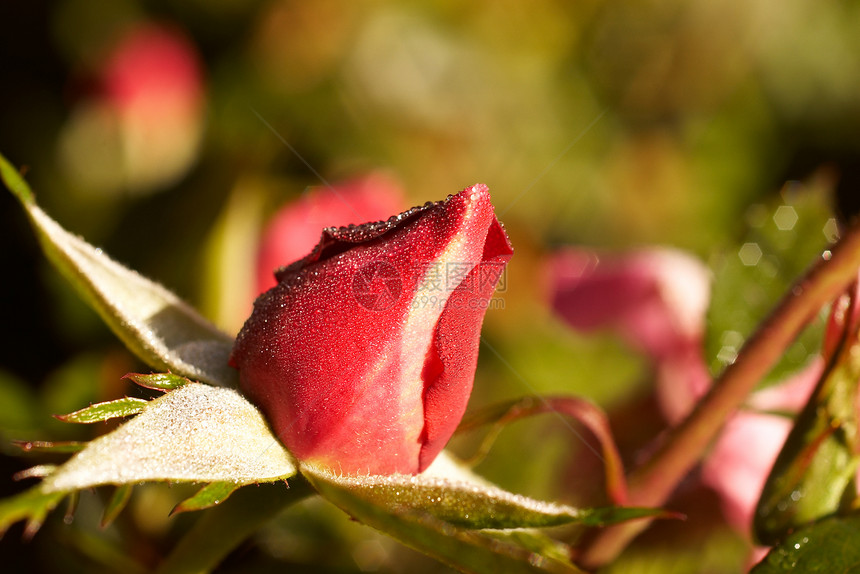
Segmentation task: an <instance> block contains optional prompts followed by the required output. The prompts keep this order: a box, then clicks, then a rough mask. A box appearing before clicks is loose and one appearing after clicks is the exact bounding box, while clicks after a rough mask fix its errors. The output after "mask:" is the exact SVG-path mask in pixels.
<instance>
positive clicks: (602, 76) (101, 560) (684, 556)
mask: <svg viewBox="0 0 860 574" xmlns="http://www.w3.org/2000/svg"><path fill="white" fill-rule="evenodd" d="M0 22H2V28H3V32H2V34H0V75H2V76H0V86H2V89H0V152H2V153H3V154H4V155H5V156H6V157H7V158H9V159H10V161H12V162H13V163H14V164H16V165H19V166H24V168H25V169H26V174H27V178H28V180H29V181H30V182H31V184H32V185H33V187H34V189H35V190H36V192H37V197H38V200H39V202H40V204H41V205H42V206H43V207H44V208H45V210H46V211H47V212H48V213H50V214H52V215H53V216H54V217H55V218H56V219H57V220H58V221H60V222H61V223H62V224H63V225H64V226H66V227H67V228H68V229H70V230H72V231H74V232H76V233H79V234H81V235H83V236H85V237H86V238H87V239H88V240H89V241H90V242H92V243H94V244H96V245H99V246H101V247H103V248H104V249H105V250H106V251H107V252H108V253H110V254H111V255H112V256H114V257H115V258H116V259H118V260H120V261H122V262H123V263H125V264H127V265H129V266H130V267H133V268H134V269H137V270H139V271H140V272H142V273H143V274H145V275H147V276H149V277H152V278H154V279H156V280H158V281H160V282H162V283H164V284H165V285H167V286H168V287H169V288H171V289H173V290H175V291H176V292H178V293H179V294H180V295H181V296H183V297H184V298H185V299H187V300H189V301H190V302H192V303H193V304H194V305H195V306H197V307H198V308H199V309H201V310H202V311H203V312H204V313H205V314H206V315H207V316H209V317H210V318H211V319H213V320H214V321H216V322H217V323H218V324H219V325H221V326H222V327H223V328H224V329H226V330H228V331H230V332H236V331H237V330H238V328H239V327H240V326H241V324H242V321H243V319H244V318H245V317H246V316H247V314H248V313H249V310H250V305H251V302H252V301H253V297H254V295H255V286H254V281H255V280H254V277H255V276H256V270H255V269H254V262H255V260H256V255H255V254H256V251H257V249H258V244H259V241H260V237H261V234H262V230H263V229H264V227H265V225H266V223H267V221H268V220H269V219H270V218H271V217H272V216H273V215H274V214H275V213H276V212H277V210H278V209H279V208H280V207H281V206H283V205H288V204H289V203H290V202H294V201H296V200H298V199H300V198H301V197H302V195H303V194H305V193H306V191H307V190H308V188H309V187H311V186H319V185H323V184H325V183H331V184H333V185H337V184H338V183H339V182H343V181H349V180H354V179H355V178H361V177H366V176H368V174H374V176H376V177H384V178H386V181H388V182H396V183H392V185H396V186H399V187H400V188H401V189H402V192H403V195H404V199H403V201H404V202H405V204H406V205H403V207H404V208H405V207H408V205H409V204H421V203H424V202H425V201H428V200H435V199H441V198H443V197H445V196H446V195H447V194H449V193H454V192H456V191H458V190H460V189H462V188H464V187H466V186H468V185H471V184H473V183H476V182H483V183H486V184H487V185H489V187H490V189H491V191H492V193H493V197H494V203H495V205H496V206H497V213H498V215H499V217H500V219H502V220H503V221H504V223H505V225H506V227H507V230H508V232H509V234H510V236H511V239H512V242H513V244H514V246H515V249H516V255H515V257H514V259H513V261H512V263H511V265H510V267H509V270H508V275H507V277H506V282H505V290H504V293H502V294H500V298H501V300H502V301H503V305H502V307H503V308H499V309H494V310H491V311H490V312H489V313H488V316H487V320H486V323H485V332H484V337H485V339H486V345H485V348H482V356H481V362H480V365H479V371H478V376H477V380H476V385H475V394H474V396H473V403H472V404H473V405H474V406H480V405H482V404H488V403H490V402H492V401H495V400H501V399H507V398H512V397H517V396H522V395H530V394H534V393H554V394H559V393H575V394H579V395H583V396H586V397H589V398H591V399H592V400H594V401H595V402H597V403H598V404H599V405H601V406H602V407H604V408H605V409H607V410H608V411H609V412H610V414H611V415H612V419H613V424H614V426H615V429H616V432H617V433H618V440H619V442H620V443H621V445H622V447H623V448H624V452H625V455H626V456H627V457H628V459H629V462H630V463H631V464H632V463H633V462H635V460H636V457H637V456H639V455H640V454H641V452H642V449H643V448H644V447H645V445H646V444H647V442H648V440H649V439H650V438H653V437H654V436H655V435H656V434H657V433H658V432H659V431H660V429H661V428H663V427H664V425H665V424H666V422H665V420H664V419H663V418H662V416H661V414H660V413H659V411H658V409H657V408H656V407H655V402H654V398H653V394H654V393H653V390H654V385H653V376H652V375H653V373H652V372H651V369H650V367H649V364H648V361H647V360H645V359H644V358H643V357H642V356H640V354H638V353H637V352H636V351H635V349H632V348H631V347H630V346H629V345H628V344H626V343H625V342H624V340H623V339H621V338H618V337H615V336H612V335H611V334H597V335H594V334H592V335H588V336H585V335H582V334H577V333H575V332H573V331H572V330H571V329H569V328H568V327H567V326H566V325H565V324H564V323H563V322H562V321H560V320H559V319H558V318H557V317H556V316H555V315H554V314H553V312H552V310H551V308H550V306H549V304H548V296H547V293H548V290H549V289H550V287H551V286H550V285H548V284H547V283H548V280H547V275H546V269H545V261H546V258H547V256H549V255H550V254H552V253H553V252H554V251H555V250H556V249H558V248H560V247H562V246H566V245H580V246H588V247H591V248H595V249H599V250H601V251H603V252H613V251H619V252H623V251H626V250H629V249H634V248H640V247H642V246H646V245H647V246H654V245H659V246H671V247H673V248H677V249H681V250H684V251H687V252H689V253H690V254H691V255H692V256H694V257H697V258H699V259H700V260H701V261H703V262H705V263H711V262H713V261H714V258H715V256H716V254H718V253H724V252H725V251H726V250H731V249H733V248H734V247H733V246H735V245H736V244H737V243H738V242H739V241H740V240H741V238H742V237H743V236H744V234H745V233H746V228H747V226H748V224H749V221H750V213H751V209H752V208H754V207H756V206H759V207H760V206H762V205H770V204H771V203H772V202H774V201H779V200H780V198H782V199H784V196H785V194H786V193H788V192H787V191H786V190H787V189H788V188H790V189H791V190H792V191H791V192H792V193H795V192H796V191H797V189H798V188H804V187H806V188H814V190H818V191H820V192H821V193H823V194H825V195H826V196H827V197H829V200H830V201H832V202H833V203H834V205H835V204H839V206H841V209H842V210H843V211H850V210H851V209H852V205H854V204H855V203H856V202H857V195H856V194H857V188H856V186H854V183H856V182H857V181H858V180H860V163H858V158H860V137H858V134H860V35H858V34H857V33H856V31H857V30H858V27H860V6H858V5H857V4H856V3H854V2H849V1H847V0H844V1H840V0H825V1H812V0H781V1H778V2H777V1H774V0H753V1H746V0H744V1H741V0H727V1H724V2H719V3H716V2H707V1H703V0H702V1H700V0H692V1H681V0H669V1H664V2H653V1H645V0H643V1H636V0H629V1H620V0H603V1H598V0H585V1H580V2H565V1H563V0H536V1H532V2H515V1H499V2H496V1H493V2H489V1H473V2H467V3H463V2H450V1H439V2H394V1H386V0H375V1H361V2H337V1H334V0H318V1H315V2H302V1H299V0H270V1H261V0H217V1H214V0H210V1H206V2H204V1H200V0H185V1H180V0H152V1H144V0H116V1H113V2H110V3H105V2H98V1H96V0H55V1H44V0H36V1H31V2H26V3H25V2H4V3H2V4H0ZM787 182H793V183H790V184H787ZM781 194H782V195H781ZM756 213H759V212H756ZM0 234H2V240H0V241H2V248H0V269H2V270H3V271H2V275H3V280H2V282H0V283H2V287H0V288H2V292H0V313H2V322H0V325H2V327H0V328H2V344H0V439H2V441H0V452H2V453H3V455H4V456H3V458H2V464H0V485H2V491H3V493H4V494H9V493H12V492H15V491H18V490H21V489H23V488H25V487H26V486H27V484H26V483H15V482H13V481H12V480H11V476H12V475H13V474H14V473H15V472H17V471H19V470H21V469H24V468H27V467H28V466H31V465H33V464H35V462H41V460H35V459H33V458H32V457H30V458H27V457H21V456H20V454H19V453H17V452H16V449H15V447H13V446H11V445H10V441H11V440H13V439H25V438H26V439H32V438H42V439H48V438H51V439H86V438H89V437H92V436H94V435H95V434H99V433H101V432H104V430H105V427H103V426H101V427H99V428H92V427H84V428H81V427H72V426H71V425H63V424H60V423H59V422H57V421H54V420H53V419H51V418H50V416H49V415H50V414H52V413H62V412H70V411H72V410H76V409H77V408H80V407H82V406H84V405H86V404H89V403H90V402H92V401H97V400H107V399H111V398H116V397H117V396H122V395H124V394H129V393H137V392H139V391H137V390H135V389H131V388H129V387H128V386H127V384H126V383H125V382H124V381H121V380H120V377H121V376H122V375H123V374H125V373H126V372H129V371H134V370H142V369H145V367H144V366H142V365H140V364H139V363H138V362H136V360H135V359H134V358H132V357H131V356H130V355H129V354H128V353H127V352H126V351H125V350H124V349H123V348H122V346H121V345H120V344H119V342H118V341H117V340H116V339H115V338H114V337H113V336H112V335H111V334H110V332H109V331H107V329H106V328H105V327H104V326H103V325H102V324H101V322H100V321H99V320H98V318H97V317H96V316H95V315H94V314H93V313H92V312H90V311H89V310H88V309H87V308H85V307H84V305H83V304H82V303H81V302H80V301H79V300H78V299H76V297H75V295H74V294H73V293H72V292H71V290H70V289H68V287H67V285H66V284H65V283H64V282H63V281H62V279H61V278H59V277H58V275H57V274H56V273H55V272H54V271H53V270H52V269H50V268H49V266H48V264H47V263H46V262H45V260H44V258H43V257H42V256H41V254H40V253H39V251H38V248H37V245H36V243H35V240H34V238H33V234H32V232H31V230H30V229H29V227H28V225H27V222H26V220H25V218H24V216H23V213H22V212H21V210H20V209H19V208H18V207H17V206H16V204H15V201H14V200H13V198H12V197H11V195H10V194H8V193H0ZM823 240H824V238H823V237H822V238H821V241H823ZM282 263H288V262H287V261H284V262H282ZM714 279H715V281H716V282H719V281H720V277H719V275H717V276H716V277H715V278H714ZM487 346H489V349H488V348H486V347H487ZM454 449H455V451H457V452H459V453H460V454H461V455H463V456H468V455H469V454H470V453H473V452H474V451H475V440H470V439H469V438H468V437H466V438H464V439H458V441H455V444H454ZM523 453H527V456H524V455H523ZM600 468H601V467H600V461H599V460H596V458H595V457H594V456H593V455H591V454H590V451H589V450H588V449H587V448H584V447H583V439H582V438H581V437H580V436H579V435H578V434H577V433H574V432H571V429H570V428H569V427H568V426H566V425H565V424H562V423H561V422H559V421H558V420H555V419H553V418H552V417H544V418H540V419H534V420H533V421H532V420H529V421H520V422H517V423H515V424H513V425H512V426H511V427H510V428H509V429H507V430H506V431H505V432H503V433H502V436H501V437H500V439H499V443H498V444H497V446H496V447H495V448H494V449H493V451H491V453H490V455H489V456H488V457H487V459H486V460H484V461H483V462H481V463H480V464H479V465H478V467H477V469H478V470H479V471H480V472H482V473H484V474H486V475H487V476H489V477H491V478H492V479H493V480H495V481H497V482H498V483H500V484H502V485H503V486H505V487H507V488H510V489H512V490H515V491H517V492H522V493H525V494H530V495H533V496H541V497H550V498H555V499H561V500H565V501H568V502H572V503H577V504H578V503H583V504H589V503H594V502H599V501H600V494H599V492H600V484H601V479H602V478H601V470H600ZM185 492H186V491H184V490H183V488H182V487H180V486H174V487H172V488H171V487H167V486H160V485H156V486H147V487H140V488H138V489H137V491H136V495H135V497H134V499H133V501H132V504H131V507H130V508H129V510H127V511H126V513H125V514H124V515H123V517H122V518H121V519H120V520H119V521H118V522H117V523H116V524H115V525H113V526H111V527H110V528H108V529H106V530H100V529H99V528H98V522H99V513H100V510H101V508H102V506H103V504H104V500H105V497H104V495H103V494H104V493H96V494H94V495H85V496H83V497H82V498H81V502H80V505H79V508H78V509H77V512H76V514H75V517H74V520H70V519H68V518H67V519H66V520H64V517H63V511H62V510H60V511H58V512H56V513H55V514H54V515H53V516H52V517H51V519H49V521H48V523H47V524H46V525H45V527H44V528H43V530H42V531H41V532H40V533H39V534H38V535H37V536H36V537H35V539H34V540H32V541H31V542H29V543H25V544H21V543H20V540H19V539H20V536H21V531H22V529H21V527H20V525H19V526H17V527H15V528H13V529H12V530H10V532H8V533H7V534H6V536H5V537H4V539H3V540H2V542H0V552H2V562H0V563H3V564H4V568H5V567H6V564H9V565H10V566H11V568H12V570H10V571H25V569H26V571H31V572H35V571H57V572H100V571H113V570H114V569H123V570H124V571H126V572H133V571H135V570H134V568H135V566H134V564H133V563H131V562H130V561H134V562H135V563H138V564H143V565H145V566H151V565H153V564H157V562H158V560H159V559H160V557H161V556H162V555H163V554H164V553H165V552H166V551H168V550H169V548H170V547H171V545H172V544H173V543H174V542H175V540H176V539H177V538H178V537H180V536H181V533H182V532H183V531H184V530H186V529H187V528H188V526H189V524H190V523H191V522H192V521H193V520H194V518H195V517H193V516H181V517H178V518H172V519H171V518H168V517H167V513H168V512H169V510H170V508H171V507H172V506H173V504H175V502H176V500H178V499H179V498H181V496H182V494H183V493H185ZM676 499H677V500H675V501H674V502H673V504H674V505H675V507H678V508H681V509H685V510H691V509H692V511H691V512H690V515H691V519H690V520H688V521H687V523H686V524H684V525H678V524H674V525H673V524H664V525H661V526H659V527H658V528H656V529H654V531H652V533H651V534H649V535H647V536H646V537H644V538H643V539H641V540H640V541H639V542H638V543H637V544H636V545H634V546H633V547H632V548H631V549H630V550H629V551H628V552H627V553H626V554H625V555H624V556H623V557H622V560H621V562H619V564H618V565H617V568H618V569H619V570H623V571H625V572H657V571H659V572H670V571H677V572H725V571H737V570H740V569H741V568H743V567H744V565H745V564H746V560H747V559H748V556H749V550H750V548H749V542H748V541H747V539H746V537H745V536H744V534H743V533H740V532H737V531H736V530H733V529H732V528H730V527H729V526H728V525H727V524H726V521H725V520H724V518H723V516H722V515H721V512H720V506H719V504H718V503H717V500H716V496H715V495H714V493H712V492H710V491H709V490H708V489H707V488H705V487H703V486H702V485H701V484H700V483H699V482H697V479H696V476H692V477H691V478H690V480H689V484H685V485H682V487H681V489H680V490H679V493H678V495H677V497H676ZM66 523H68V524H66ZM561 534H562V535H563V536H571V534H570V533H561ZM287 567H289V568H291V569H292V570H291V571H295V572H374V571H379V572H410V573H411V574H417V573H419V572H439V571H447V570H446V569H445V568H443V567H441V566H438V565H437V564H436V563H434V562H433V561H431V560H428V559H425V558H423V557H421V556H420V555H417V554H415V553H413V552H411V551H409V550H406V549H403V548H402V547H400V546H398V545H397V544H396V543H393V542H391V541H390V540H388V539H386V538H384V537H380V536H378V535H376V534H374V533H373V532H371V531H369V530H367V529H365V528H363V527H361V526H360V525H356V524H354V523H351V522H349V521H348V520H346V519H345V517H344V516H343V515H341V514H340V513H339V511H337V510H335V509H333V508H331V507H329V506H327V505H326V504H325V503H322V502H321V501H311V502H308V503H306V504H303V505H301V506H300V507H298V508H294V509H291V510H290V511H289V512H287V513H286V514H285V515H284V516H283V517H282V518H281V519H279V520H278V521H276V522H275V523H274V524H272V525H271V526H270V527H268V528H266V529H265V530H264V531H261V532H260V533H259V535H258V536H257V537H256V538H255V539H254V540H252V541H250V542H249V543H248V544H246V545H244V546H243V547H242V548H240V549H239V550H238V551H237V552H236V553H235V554H234V555H233V556H232V557H231V559H230V560H229V561H228V562H227V563H226V564H225V565H224V566H223V571H224V572H240V571H260V572H267V571H283V570H284V569H285V568H287Z"/></svg>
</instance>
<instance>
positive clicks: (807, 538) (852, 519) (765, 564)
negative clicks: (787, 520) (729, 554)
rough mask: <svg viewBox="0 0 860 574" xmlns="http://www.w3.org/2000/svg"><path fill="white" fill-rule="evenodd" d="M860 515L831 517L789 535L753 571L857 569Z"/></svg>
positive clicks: (764, 573) (831, 573)
mask: <svg viewBox="0 0 860 574" xmlns="http://www.w3.org/2000/svg"><path fill="white" fill-rule="evenodd" d="M858 564H860V515H858V514H852V515H850V516H838V517H831V518H827V519H824V520H821V521H820V522H817V523H815V524H813V525H811V526H808V527H806V528H802V529H800V530H798V531H796V532H794V533H793V534H791V535H790V536H788V537H787V538H786V539H785V540H783V541H782V543H781V544H780V545H779V546H776V547H775V548H773V549H772V550H771V551H770V552H769V553H768V555H767V556H765V558H764V559H763V560H762V561H761V562H759V563H758V564H757V565H756V566H755V567H754V568H753V569H752V570H751V571H750V574H780V573H782V572H791V573H792V574H803V573H805V572H827V573H829V574H838V573H841V572H857V565H858Z"/></svg>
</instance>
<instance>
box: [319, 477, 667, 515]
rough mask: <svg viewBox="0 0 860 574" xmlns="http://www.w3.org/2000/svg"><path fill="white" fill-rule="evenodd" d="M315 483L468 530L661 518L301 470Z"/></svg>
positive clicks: (482, 486)
mask: <svg viewBox="0 0 860 574" xmlns="http://www.w3.org/2000/svg"><path fill="white" fill-rule="evenodd" d="M302 473H303V474H305V476H308V477H309V479H310V480H311V481H312V482H314V484H316V483H317V481H323V482H325V483H333V484H336V485H337V486H338V487H340V488H342V489H345V490H348V491H350V492H351V493H353V495H355V496H358V497H360V498H362V499H364V500H366V501H368V502H371V503H373V504H375V505H377V506H379V507H380V508H389V509H391V510H394V511H397V510H399V509H402V508H408V509H410V510H414V511H418V512H421V513H426V514H429V515H432V516H433V517H434V518H437V519H439V520H442V521H444V522H446V523H449V524H453V525H456V526H461V527H463V528H471V529H483V528H493V529H505V528H537V527H546V526H559V525H562V524H571V523H577V524H584V525H587V526H602V525H605V524H609V523H613V522H619V521H624V520H629V519H631V518H644V517H652V518H653V517H660V516H666V514H665V513H664V512H663V511H660V510H652V509H629V508H628V509H611V508H607V509H578V508H573V507H572V506H567V505H564V504H556V503H552V502H543V501H539V500H534V499H532V498H528V497H525V496H521V495H518V494H512V493H510V492H507V491H505V490H502V489H501V488H498V487H495V486H493V485H490V484H487V483H486V482H483V481H482V482H476V481H465V480H461V479H452V478H448V477H445V476H438V475H434V474H432V472H431V473H423V474H419V475H415V476H407V475H390V476H378V475H370V476H337V475H334V474H331V473H329V472H327V471H325V470H323V469H321V468H318V467H314V466H311V465H302Z"/></svg>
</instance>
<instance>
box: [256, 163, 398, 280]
mask: <svg viewBox="0 0 860 574" xmlns="http://www.w3.org/2000/svg"><path fill="white" fill-rule="evenodd" d="M404 204H405V200H404V197H403V192H402V191H401V188H400V185H399V184H398V183H397V181H395V180H394V178H392V177H390V176H388V175H386V174H384V173H381V172H376V173H371V174H369V175H366V176H364V177H360V178H356V179H353V180H350V181H346V182H343V183H338V184H336V185H334V186H333V187H326V186H320V187H314V188H311V189H310V190H308V192H307V193H305V194H303V195H302V197H301V198H300V199H298V200H296V201H293V202H290V203H288V204H287V205H285V206H284V207H283V208H282V209H281V210H280V211H278V213H277V214H276V215H275V216H274V217H273V218H272V219H271V221H269V223H268V225H267V226H266V230H265V231H264V232H263V237H262V239H261V242H260V250H259V253H258V257H257V294H259V293H263V292H264V291H268V290H269V289H271V288H272V287H274V286H275V285H276V284H277V281H275V275H274V272H275V270H277V269H278V268H280V267H282V266H285V265H289V264H290V263H292V262H293V261H296V260H298V259H300V258H302V257H304V256H305V255H306V254H307V253H308V252H309V251H310V250H311V249H312V248H313V247H314V245H316V244H317V242H318V241H319V240H320V232H321V231H320V230H322V229H324V228H326V227H343V226H347V225H350V224H360V223H367V222H369V221H379V220H382V219H385V218H387V217H388V216H389V215H391V214H392V213H399V212H400V211H402V210H403V208H404Z"/></svg>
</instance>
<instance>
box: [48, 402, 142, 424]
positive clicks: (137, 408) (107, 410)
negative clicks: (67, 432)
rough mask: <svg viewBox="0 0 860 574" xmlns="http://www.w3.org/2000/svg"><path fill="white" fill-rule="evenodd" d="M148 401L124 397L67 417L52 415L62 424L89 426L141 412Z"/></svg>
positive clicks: (92, 406) (81, 410)
mask: <svg viewBox="0 0 860 574" xmlns="http://www.w3.org/2000/svg"><path fill="white" fill-rule="evenodd" d="M148 403H149V401H147V400H144V399H138V398H135V397H124V398H122V399H117V400H115V401H107V402H104V403H97V404H94V405H90V406H88V407H86V408H83V409H80V410H78V411H75V412H73V413H69V414H67V415H54V418H56V419H58V420H61V421H63V422H64V423H82V424H91V423H99V422H102V421H107V420H110V419H114V418H119V417H129V416H132V415H136V414H138V413H140V412H141V411H143V409H144V408H145V407H146V405H147V404H148Z"/></svg>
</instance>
